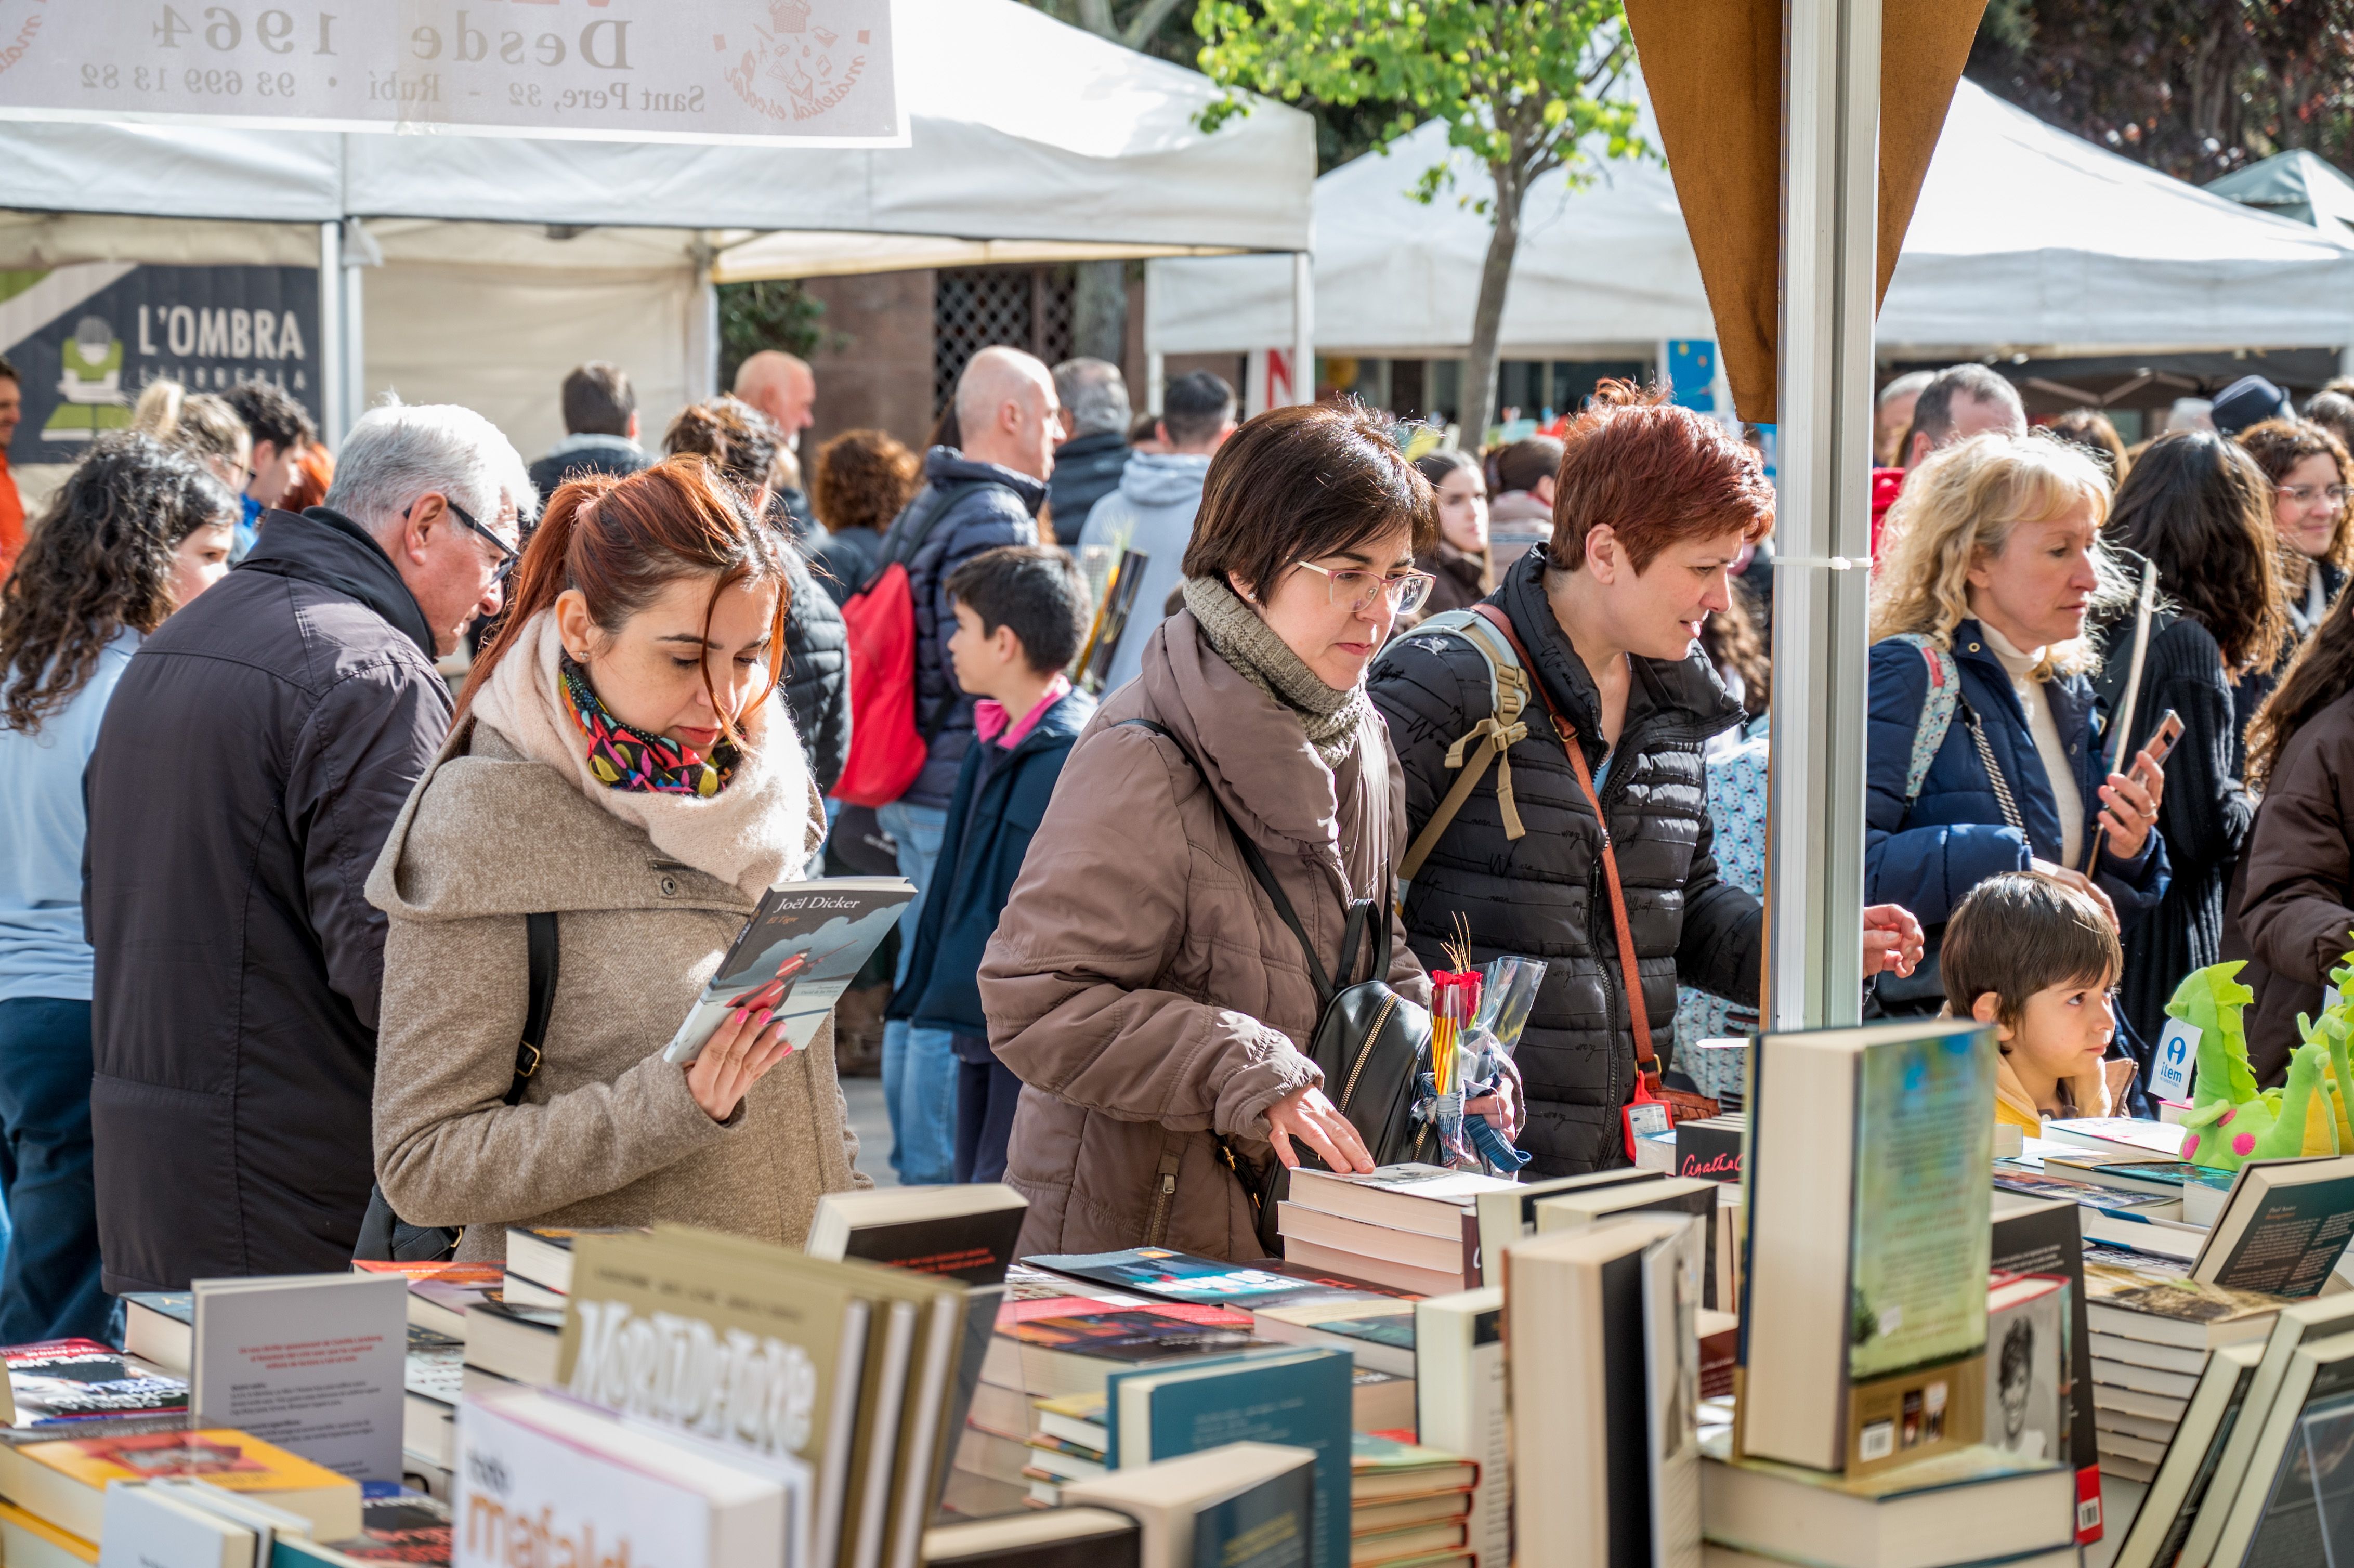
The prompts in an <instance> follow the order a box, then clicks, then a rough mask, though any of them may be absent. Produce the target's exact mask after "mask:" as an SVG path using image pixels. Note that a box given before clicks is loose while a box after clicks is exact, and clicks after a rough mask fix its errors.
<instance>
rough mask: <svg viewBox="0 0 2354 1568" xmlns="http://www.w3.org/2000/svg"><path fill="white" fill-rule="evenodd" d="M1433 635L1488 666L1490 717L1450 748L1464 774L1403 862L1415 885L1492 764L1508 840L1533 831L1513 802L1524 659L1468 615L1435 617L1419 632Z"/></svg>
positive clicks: (1525, 731)
mask: <svg viewBox="0 0 2354 1568" xmlns="http://www.w3.org/2000/svg"><path fill="white" fill-rule="evenodd" d="M1429 632H1437V633H1439V634H1441V635H1443V636H1455V637H1459V638H1461V639H1462V640H1463V641H1466V642H1468V643H1469V644H1470V645H1471V646H1472V647H1473V648H1474V649H1475V650H1477V651H1478V652H1479V658H1480V661H1481V662H1483V663H1485V664H1486V665H1487V667H1488V716H1487V717H1485V718H1483V719H1481V720H1480V721H1479V723H1478V724H1475V725H1473V726H1471V727H1470V728H1469V729H1467V730H1465V731H1464V732H1463V733H1462V734H1461V735H1459V736H1456V737H1455V741H1454V744H1452V745H1451V746H1449V747H1447V758H1446V762H1447V767H1448V768H1458V769H1460V771H1459V772H1458V774H1457V775H1456V779H1455V783H1454V785H1453V786H1452V787H1451V788H1449V789H1447V793H1446V795H1445V796H1444V797H1443V798H1441V799H1440V800H1439V802H1438V807H1437V810H1434V811H1432V812H1431V813H1430V820H1429V821H1426V822H1425V823H1424V824H1423V825H1422V832H1419V833H1416V835H1415V839H1414V842H1413V843H1412V844H1410V845H1409V846H1407V849H1406V852H1405V860H1403V861H1401V862H1400V863H1398V880H1399V881H1400V882H1401V883H1411V882H1412V881H1413V880H1414V874H1415V873H1416V872H1417V871H1420V870H1421V869H1422V863H1423V862H1424V861H1426V860H1427V859H1429V858H1430V852H1431V851H1432V850H1434V849H1436V848H1437V847H1438V841H1439V838H1440V837H1441V836H1442V835H1443V834H1444V833H1445V832H1447V829H1448V828H1449V827H1450V826H1452V825H1453V824H1454V821H1455V815H1456V813H1457V812H1458V811H1460V810H1462V809H1463V802H1464V801H1466V800H1469V799H1470V798H1471V791H1472V790H1473V789H1475V788H1477V787H1478V785H1479V780H1480V779H1481V778H1482V777H1484V776H1485V775H1486V773H1487V771H1488V764H1489V763H1490V762H1493V763H1494V764H1495V765H1496V806H1497V809H1498V810H1500V812H1501V813H1502V814H1503V819H1504V837H1505V838H1507V839H1517V838H1520V837H1522V835H1523V834H1525V833H1526V832H1528V829H1527V828H1526V827H1525V826H1523V825H1522V821H1521V810H1520V803H1519V802H1518V801H1517V800H1514V799H1513V798H1512V759H1511V748H1512V747H1514V746H1516V745H1518V744H1519V743H1520V742H1522V741H1523V740H1526V739H1527V738H1528V735H1529V726H1527V724H1525V723H1524V722H1522V718H1521V714H1522V710H1524V709H1525V708H1527V706H1528V704H1529V674H1528V672H1527V671H1526V670H1524V669H1522V666H1521V662H1520V658H1519V656H1518V655H1517V654H1516V653H1515V652H1513V650H1512V647H1511V644H1510V643H1508V642H1506V641H1503V640H1502V639H1500V638H1499V637H1498V636H1497V635H1496V632H1495V629H1494V628H1493V627H1491V626H1490V625H1489V624H1488V622H1487V620H1485V619H1484V618H1482V617H1480V616H1478V615H1474V614H1472V613H1471V612H1470V611H1469V610H1462V609H1454V610H1448V611H1447V612H1446V613H1445V614H1443V615H1434V616H1432V617H1431V618H1430V619H1429V620H1426V621H1424V622H1423V623H1422V624H1421V625H1420V626H1417V627H1416V628H1415V629H1414V635H1415V636H1416V637H1420V636H1423V635H1425V634H1426V633H1429ZM1474 741H1477V742H1478V743H1479V745H1478V748H1477V749H1476V750H1474V751H1472V752H1471V754H1470V758H1469V762H1468V764H1467V762H1466V760H1465V758H1464V747H1468V746H1470V745H1471V744H1472V743H1473V742H1474Z"/></svg>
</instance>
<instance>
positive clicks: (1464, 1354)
mask: <svg viewBox="0 0 2354 1568" xmlns="http://www.w3.org/2000/svg"><path fill="white" fill-rule="evenodd" d="M1414 1318H1415V1330H1414V1331H1415V1345H1416V1351H1415V1353H1416V1358H1417V1361H1418V1364H1419V1375H1418V1376H1417V1377H1416V1382H1415V1399H1416V1415H1417V1420H1416V1432H1417V1433H1418V1434H1419V1436H1421V1438H1422V1440H1423V1441H1424V1442H1425V1443H1427V1444H1429V1445H1430V1446H1432V1447H1434V1448H1438V1449H1442V1450H1444V1451H1446V1452H1447V1453H1451V1454H1461V1455H1464V1456H1465V1457H1469V1458H1470V1459H1472V1460H1473V1461H1475V1462H1476V1463H1477V1464H1478V1466H1479V1473H1478V1476H1477V1478H1475V1480H1474V1481H1473V1483H1472V1489H1471V1510H1470V1540H1469V1542H1468V1544H1469V1546H1470V1548H1471V1550H1472V1551H1473V1552H1477V1553H1479V1561H1480V1562H1482V1563H1503V1562H1506V1561H1508V1560H1509V1558H1510V1556H1511V1540H1512V1467H1511V1414H1510V1413H1509V1411H1508V1410H1507V1408H1506V1404H1505V1376H1504V1292H1503V1290H1502V1289H1501V1287H1497V1286H1488V1287H1484V1288H1481V1289H1479V1290H1466V1291H1464V1292H1462V1293H1461V1294H1459V1295H1456V1296H1433V1297H1431V1298H1428V1299H1427V1300H1424V1301H1418V1302H1416V1304H1415V1312H1414Z"/></svg>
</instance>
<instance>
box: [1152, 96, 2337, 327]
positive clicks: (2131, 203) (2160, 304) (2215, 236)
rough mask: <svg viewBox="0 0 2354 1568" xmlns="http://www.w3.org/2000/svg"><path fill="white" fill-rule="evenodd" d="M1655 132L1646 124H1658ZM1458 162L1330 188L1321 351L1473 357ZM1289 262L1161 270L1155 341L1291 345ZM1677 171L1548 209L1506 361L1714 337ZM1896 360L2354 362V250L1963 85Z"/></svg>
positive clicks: (1324, 224) (1471, 235) (1475, 260)
mask: <svg viewBox="0 0 2354 1568" xmlns="http://www.w3.org/2000/svg"><path fill="white" fill-rule="evenodd" d="M1647 118H1648V115H1647ZM1445 151H1446V132H1445V129H1444V127H1443V126H1440V125H1437V124H1431V125H1425V126H1423V127H1422V128H1421V129H1420V130H1418V131H1416V132H1414V133H1413V135H1412V136H1411V137H1410V138H1408V139H1407V141H1406V142H1405V143H1403V144H1401V145H1400V146H1399V147H1398V148H1397V149H1396V150H1395V151H1394V153H1393V154H1392V155H1391V156H1389V157H1388V158H1386V159H1384V158H1383V157H1380V156H1378V155H1369V156H1366V157H1363V158H1359V159H1357V160H1355V161H1354V162H1352V163H1350V164H1344V165H1342V166H1341V167H1340V168H1338V169H1335V170H1333V171H1332V172H1331V174H1328V175H1325V176H1324V177H1323V178H1322V179H1320V180H1319V181H1317V183H1316V224H1317V229H1316V235H1317V244H1316V251H1315V256H1316V337H1317V342H1318V345H1319V347H1320V348H1321V349H1324V350H1326V351H1328V352H1331V353H1336V354H1340V353H1353V354H1363V355H1393V356H1397V357H1409V358H1411V357H1434V358H1436V357H1451V356H1455V355H1461V354H1462V353H1463V352H1464V350H1465V348H1466V346H1467V345H1468V344H1469V339H1470V335H1471V311H1472V305H1473V302H1474V301H1475V300H1476V298H1477V296H1478V293H1479V267H1480V262H1481V260H1482V258H1483V257H1484V255H1485V254H1486V249H1487V242H1488V225H1487V222H1486V220H1485V219H1484V218H1482V217H1479V215H1478V214H1477V213H1475V212H1473V211H1471V210H1470V209H1469V207H1467V206H1459V205H1458V203H1457V201H1456V199H1455V197H1456V196H1462V197H1467V198H1472V199H1478V198H1482V197H1485V196H1488V195H1489V194H1490V189H1491V186H1490V183H1489V180H1488V176H1487V174H1486V171H1485V169H1484V168H1483V167H1481V166H1480V165H1479V164H1477V163H1476V162H1475V161H1473V160H1472V159H1471V158H1470V157H1469V155H1468V154H1462V153H1459V152H1458V153H1456V154H1453V157H1454V160H1455V162H1454V168H1455V177H1456V189H1455V193H1454V196H1442V197H1441V198H1440V200H1439V202H1438V203H1437V205H1436V206H1434V207H1423V206H1422V205H1421V204H1419V203H1418V202H1416V201H1415V199H1414V198H1413V197H1412V196H1410V195H1408V194H1407V191H1408V187H1409V186H1410V185H1412V184H1413V182H1414V180H1415V179H1416V176H1417V175H1419V174H1420V173H1421V172H1422V170H1423V169H1425V168H1426V167H1428V166H1429V165H1430V164H1431V163H1432V162H1433V161H1434V159H1435V158H1436V157H1437V156H1438V155H1439V154H1442V153H1444V152H1445ZM1285 267H1286V264H1285V263H1284V262H1283V261H1282V260H1279V259H1276V258H1267V257H1240V258H1234V259H1230V260H1226V259H1221V260H1164V261H1155V262H1152V263H1150V266H1149V269H1148V273H1147V276H1148V279H1149V283H1148V289H1147V299H1148V302H1149V303H1148V307H1147V327H1146V331H1147V334H1148V336H1147V342H1148V344H1150V347H1151V349H1152V350H1153V351H1154V352H1155V353H1159V354H1206V353H1233V352H1240V351H1247V350H1250V349H1254V348H1259V347H1264V346H1266V345H1267V344H1281V343H1285V342H1288V340H1289V335H1290V331H1291V316H1290V302H1289V291H1288V280H1287V278H1286V275H1285ZM1713 335H1715V334H1714V328H1713V326H1712V319H1711V316H1710V313H1709V310H1708V299H1707V294H1706V292H1705V291H1704V290H1703V289H1702V285H1701V278H1700V266H1699V262H1698V261H1697V260H1696V259H1695V258H1694V256H1693V254H1692V250H1691V241H1690V239H1689V238H1688V237H1687V235H1686V233H1685V229H1684V223H1683V217H1682V213H1681V208H1680V207H1678V206H1677V203H1676V197H1675V188H1674V185H1673V184H1672V183H1671V182H1670V178H1669V175H1668V171H1667V169H1666V168H1665V167H1664V166H1662V165H1660V164H1657V163H1617V164H1606V165H1604V166H1603V167H1602V168H1601V169H1600V170H1599V171H1598V173H1597V175H1596V179H1595V181H1594V182H1593V183H1592V184H1591V185H1588V186H1587V187H1586V188H1585V189H1583V190H1578V191H1572V190H1569V189H1567V188H1566V183H1565V182H1564V181H1562V180H1559V179H1558V178H1548V179H1547V180H1546V181H1545V182H1544V183H1543V185H1541V186H1539V187H1538V188H1537V189H1536V190H1535V191H1533V192H1532V193H1531V195H1530V196H1529V200H1528V207H1527V210H1526V214H1525V217H1524V219H1523V223H1522V238H1521V248H1520V252H1519V256H1518V258H1517V260H1516V261H1515V264H1514V267H1513V271H1512V287H1511V294H1510V295H1509V296H1508V299H1507V302H1506V305H1505V310H1504V324H1503V344H1504V352H1505V354H1506V355H1507V356H1508V357H1511V358H1515V359H1520V358H1568V357H1576V356H1591V357H1597V358H1598V357H1609V356H1612V351H1617V352H1620V353H1623V352H1624V351H1626V350H1627V349H1629V348H1635V347H1641V348H1643V349H1645V350H1646V351H1649V348H1650V346H1651V345H1654V344H1657V343H1658V342H1659V340H1660V339H1662V338H1669V337H1712V336H1713ZM1878 342H1879V350H1880V352H1881V354H1882V355H1888V356H1893V357H1909V356H1912V355H1915V354H1918V355H1924V356H1927V355H1935V354H1936V353H1939V352H1941V351H1947V352H1956V353H1961V352H1967V353H1972V354H1977V353H1984V352H1988V351H1990V350H1991V351H1998V352H2004V353H2010V352H2032V353H2038V354H2074V353H2083V352H2088V351H2091V352H2105V353H2116V352H2122V351H2128V350H2141V351H2158V350H2163V349H2176V350H2181V349H2221V348H2260V347H2261V348H2271V347H2298V346H2320V345H2330V344H2354V249H2347V248H2346V247H2343V246H2340V245H2338V244H2337V243H2335V242H2334V241H2332V240H2330V239H2327V238H2324V237H2322V236H2320V235H2317V234H2316V233H2315V232H2314V231H2313V230H2312V229H2311V228H2306V227H2305V226H2303V225H2298V224H2293V223H2290V222H2287V221H2286V220H2285V219H2281V218H2277V217H2271V216H2269V215H2266V214H2264V213H2259V212H2254V211H2252V210H2250V209H2249V208H2247V207H2241V206H2239V205H2237V204H2235V203H2232V202H2230V201H2226V200H2224V199H2222V198H2221V197H2220V196H2211V195H2210V194H2208V193H2206V192H2204V191H2201V190H2199V189H2197V188H2195V187H2193V186H2190V185H2185V184H2183V183H2181V182H2180V181H2179V180H2175V179H2172V178H2169V177H2168V176H2167V175H2161V174H2159V173H2158V172H2157V171H2155V170H2152V169H2149V168H2147V167H2144V166H2143V165H2141V164H2136V163H2133V162H2131V161H2130V160H2127V159H2125V158H2121V157H2118V156H2116V155H2115V154H2110V153H2106V152H2104V151H2102V150H2101V149H2099V148H2097V147H2095V146H2094V145H2093V144H2092V143H2088V142H2085V141H2083V140H2082V139H2080V138H2078V137H2074V136H2071V135H2069V134H2068V133H2067V132H2063V131H2060V130H2058V129H2056V128H2054V127H2052V126H2051V125H2047V124H2045V123H2044V122H2041V121H2040V120H2037V119H2036V118H2035V117H2034V116H2032V115H2031V114H2028V113H2027V112H2025V111H2022V110H2020V109H2017V108H2014V107H2013V106H2011V105H2009V104H2008V103H2005V102H2003V101H2000V100H1999V99H1997V98H1995V97H1994V96H1993V95H1992V94H1990V93H1988V92H1987V91H1986V90H1984V89H1982V88H1979V87H1978V86H1976V85H1975V84H1973V83H1971V82H1968V81H1964V82H1963V83H1962V84H1961V85H1960V87H1959V88H1958V89H1957V90H1956V93H1955V95H1954V102H1953V108H1952V111H1951V112H1950V113H1949V114H1948V115H1947V117H1946V126H1945V130H1944V132H1943V133H1942V134H1941V135H1940V137H1939V139H1938V143H1937V151H1936V154H1935V158H1934V159H1933V161H1932V162H1931V164H1930V167H1929V175H1928V179H1927V182H1926V184H1925V185H1924V187H1923V189H1922V192H1921V200H1920V204H1919V206H1918V207H1916V209H1915V210H1914V217H1913V223H1912V228H1911V229H1910V230H1909V231H1908V233H1907V234H1906V236H1905V241H1904V250H1903V256H1902V258H1901V259H1900V260H1899V261H1898V263H1897V267H1896V272H1895V276H1894V278H1893V281H1891V283H1890V285H1889V290H1888V297H1887V300H1886V302H1885V303H1884V304H1883V306H1882V310H1881V313H1880V317H1879V330H1878Z"/></svg>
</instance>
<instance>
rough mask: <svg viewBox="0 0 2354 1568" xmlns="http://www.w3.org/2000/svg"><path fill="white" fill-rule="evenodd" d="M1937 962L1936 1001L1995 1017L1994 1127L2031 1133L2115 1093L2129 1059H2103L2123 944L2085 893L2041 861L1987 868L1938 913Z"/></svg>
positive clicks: (2119, 1093)
mask: <svg viewBox="0 0 2354 1568" xmlns="http://www.w3.org/2000/svg"><path fill="white" fill-rule="evenodd" d="M1942 964H1943V968H1942V975H1943V978H1944V980H1945V982H1946V1012H1947V1013H1948V1014H1950V1015H1951V1016H1953V1017H1955V1018H1975V1019H1977V1020H1978V1022H1980V1023H1991V1024H1993V1025H1994V1034H1995V1039H1996V1041H1997V1043H1998V1044H1999V1046H2000V1048H2001V1051H2002V1064H2001V1065H2000V1067H1999V1068H1998V1069H1997V1072H1996V1076H1995V1106H1994V1119H1995V1125H1996V1126H1998V1127H2006V1126H2007V1127H2018V1128H2024V1129H2025V1130H2026V1131H2027V1132H2028V1133H2030V1134H2031V1135H2032V1134H2038V1133H2041V1131H2042V1128H2043V1119H2042V1118H2045V1117H2096V1116H2107V1115H2109V1114H2110V1107H2112V1106H2113V1105H2115V1104H2117V1103H2119V1102H2120V1101H2122V1100H2123V1098H2124V1096H2125V1092H2126V1087H2127V1086H2128V1085H2129V1084H2130V1083H2131V1082H2132V1079H2133V1074H2134V1064H2133V1062H2132V1061H2131V1060H2129V1059H2127V1058H2125V1057H2119V1058H2118V1059H2117V1060H2115V1061H2109V1060H2106V1058H2107V1056H2108V1054H2109V1045H2110V1042H2111V1041H2112V1040H2113V1039H2114V1038H2115V1034H2116V1022H2117V1014H2116V999H2115V996H2114V995H2113V994H2112V993H2113V991H2115V987H2116V983H2117V978H2118V976H2119V975H2120V974H2121V973H2122V972H2123V970H2124V969H2125V953H2124V949H2123V948H2121V947H2120V946H2119V945H2118V942H2117V928H2116V926H2115V922H2113V921H2112V920H2111V919H2110V918H2109V916H2108V912H2107V911H2106V910H2105V909H2103V908H2102V907H2101V906H2100V905H2099V904H2098V903H2097V902H2096V901H2095V900H2094V898H2093V896H2092V895H2090V894H2088V893H2086V892H2084V890H2082V889H2081V888H2077V887H2073V886H2071V885H2068V884H2066V883H2064V882H2062V881H2060V880H2059V879H2058V878H2057V877H2052V876H2046V875H2044V874H2042V873H2041V872H2033V871H2018V872H2006V873H2004V874H2001V875H1999V876H1990V877H1988V878H1987V879H1986V880H1985V881H1984V882H1981V883H1979V884H1978V885H1977V886H1976V887H1974V888H1972V889H1971V890H1970V893H1969V895H1968V896H1967V897H1966V898H1964V899H1963V900H1962V902H1961V903H1960V905H1959V906H1956V908H1955V910H1954V914H1953V917H1952V919H1950V920H1949V921H1947V922H1946V941H1945V947H1944V948H1943V959H1942Z"/></svg>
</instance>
